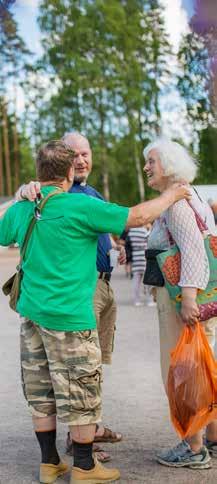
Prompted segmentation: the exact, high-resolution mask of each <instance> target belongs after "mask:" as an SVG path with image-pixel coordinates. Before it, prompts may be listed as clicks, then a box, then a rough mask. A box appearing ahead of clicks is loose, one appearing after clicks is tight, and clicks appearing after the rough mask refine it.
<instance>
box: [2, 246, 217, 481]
mask: <svg viewBox="0 0 217 484" xmlns="http://www.w3.org/2000/svg"><path fill="white" fill-rule="evenodd" d="M15 254H16V251H14V250H11V251H9V252H7V251H4V252H2V253H0V267H1V271H0V279H1V282H2V281H4V280H5V279H6V278H7V276H8V275H11V274H12V272H13V268H14V267H15V260H16V255H15ZM113 287H114V288H115V291H116V295H117V301H118V304H119V314H118V324H117V326H118V330H117V335H116V341H115V355H114V361H113V365H112V367H106V368H105V372H104V420H105V422H106V423H107V424H108V425H109V426H111V428H112V429H116V430H120V431H121V432H123V434H124V441H123V442H122V443H120V444H116V445H114V444H113V445H107V446H105V448H107V449H109V451H111V454H112V456H113V460H112V464H113V465H117V466H118V467H119V468H120V470H121V475H122V478H121V484H134V483H135V484H136V483H143V484H153V483H154V484H189V482H191V484H214V483H215V484H216V482H217V460H216V461H215V460H214V461H213V469H211V470H208V471H193V470H181V469H177V470H175V469H170V468H166V467H163V466H160V465H158V464H157V463H156V462H155V460H154V453H155V450H156V449H159V448H160V447H166V446H168V445H170V444H173V443H175V442H176V436H175V433H174V431H173V430H172V428H171V425H170V423H169V416H168V407H167V401H166V398H165V395H164V391H163V387H162V384H161V378H160V368H159V348H158V325H157V314H156V309H155V308H145V307H142V308H134V307H133V306H131V304H130V301H131V291H130V289H131V287H130V281H128V280H127V279H126V278H125V276H124V274H123V272H122V271H121V272H119V271H118V272H117V273H116V274H115V275H114V276H113ZM0 314H1V326H0V345H1V352H0V355H1V356H0V358H1V359H0V365H1V385H0V425H1V428H0V430H1V452H0V484H36V483H37V482H38V481H37V473H38V465H39V457H40V454H39V449H38V445H37V442H36V439H35V437H34V433H33V431H32V427H31V419H30V417H29V414H28V411H27V408H26V404H25V401H24V399H23V396H22V391H21V388H20V374H19V373H20V371H19V323H18V318H17V316H16V314H15V313H13V312H12V311H11V310H10V309H9V308H8V305H7V299H6V298H5V297H4V296H3V295H1V294H0ZM65 435H66V429H65V428H64V427H63V426H60V427H59V432H58V448H59V450H60V452H61V453H62V454H63V453H64V443H65ZM58 482H59V483H62V484H63V483H65V484H66V483H68V482H69V477H68V476H67V477H65V479H59V480H58Z"/></svg>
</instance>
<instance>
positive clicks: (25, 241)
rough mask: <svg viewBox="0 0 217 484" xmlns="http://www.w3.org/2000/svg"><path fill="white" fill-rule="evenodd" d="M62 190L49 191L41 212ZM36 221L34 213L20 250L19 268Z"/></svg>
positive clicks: (43, 201)
mask: <svg viewBox="0 0 217 484" xmlns="http://www.w3.org/2000/svg"><path fill="white" fill-rule="evenodd" d="M62 192H63V190H62V189H61V188H58V190H54V191H53V192H50V193H48V195H47V196H46V197H45V198H43V199H42V201H41V203H40V205H39V209H40V212H41V211H42V209H43V208H44V206H45V204H46V203H47V201H48V199H49V198H51V197H53V196H54V195H58V194H59V193H62ZM36 222H37V218H36V216H35V215H34V217H33V218H32V220H31V222H30V224H29V226H28V229H27V232H26V235H25V239H24V242H23V245H22V248H21V251H20V262H19V266H18V267H19V268H21V265H22V262H23V259H24V256H25V253H26V249H27V245H28V242H29V239H30V237H31V234H32V231H33V228H34V226H35V224H36Z"/></svg>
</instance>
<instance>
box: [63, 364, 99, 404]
mask: <svg viewBox="0 0 217 484" xmlns="http://www.w3.org/2000/svg"><path fill="white" fill-rule="evenodd" d="M77 370H78V369H77ZM69 400H70V406H71V410H75V411H84V410H85V411H88V410H91V411H92V410H94V409H97V408H98V407H99V406H100V405H101V369H97V370H95V372H94V373H89V374H88V372H84V369H83V370H82V371H81V372H79V371H76V370H75V371H73V370H71V369H70V370H69Z"/></svg>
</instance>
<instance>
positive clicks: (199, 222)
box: [163, 190, 209, 245]
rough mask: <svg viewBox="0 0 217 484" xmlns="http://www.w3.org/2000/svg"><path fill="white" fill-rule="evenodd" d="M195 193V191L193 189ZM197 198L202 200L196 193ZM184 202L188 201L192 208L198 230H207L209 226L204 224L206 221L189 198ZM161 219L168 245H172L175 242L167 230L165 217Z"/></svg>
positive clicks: (202, 231)
mask: <svg viewBox="0 0 217 484" xmlns="http://www.w3.org/2000/svg"><path fill="white" fill-rule="evenodd" d="M194 191H195V192H196V193H197V191H196V190H194ZM197 195H198V193H197ZM198 198H199V199H200V201H201V202H202V200H201V198H200V197H199V195H198ZM186 202H187V203H188V205H189V206H190V207H191V209H192V210H193V212H194V215H195V219H196V222H197V226H198V228H199V230H200V232H201V233H202V234H203V233H204V232H207V231H209V228H208V226H207V224H206V222H204V220H203V219H202V217H201V215H200V214H199V212H198V211H197V210H196V208H195V207H194V206H193V205H192V204H191V202H190V201H189V200H186ZM163 221H164V224H165V227H166V230H167V235H168V238H169V243H170V245H174V244H175V243H176V242H175V240H174V238H173V236H172V234H171V232H170V231H169V229H168V227H167V222H166V217H164V218H163Z"/></svg>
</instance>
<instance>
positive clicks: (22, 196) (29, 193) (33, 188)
mask: <svg viewBox="0 0 217 484" xmlns="http://www.w3.org/2000/svg"><path fill="white" fill-rule="evenodd" d="M40 191H41V184H40V182H38V181H31V182H29V183H28V184H27V185H22V186H21V187H20V188H19V189H18V191H17V193H16V195H15V199H16V200H17V201H21V200H29V201H30V202H34V200H35V199H36V197H37V194H38V193H40Z"/></svg>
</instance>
